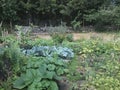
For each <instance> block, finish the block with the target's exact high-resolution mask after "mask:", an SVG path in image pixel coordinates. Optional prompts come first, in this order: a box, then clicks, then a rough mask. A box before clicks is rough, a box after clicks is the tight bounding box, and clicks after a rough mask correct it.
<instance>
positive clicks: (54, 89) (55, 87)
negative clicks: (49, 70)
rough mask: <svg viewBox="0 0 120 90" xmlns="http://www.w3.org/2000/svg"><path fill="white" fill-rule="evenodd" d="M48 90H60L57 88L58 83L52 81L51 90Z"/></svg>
mask: <svg viewBox="0 0 120 90" xmlns="http://www.w3.org/2000/svg"><path fill="white" fill-rule="evenodd" d="M48 90H59V89H58V86H57V83H56V82H54V81H51V82H50V88H48Z"/></svg>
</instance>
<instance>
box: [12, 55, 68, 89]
mask: <svg viewBox="0 0 120 90" xmlns="http://www.w3.org/2000/svg"><path fill="white" fill-rule="evenodd" d="M67 72H68V69H67V68H66V64H65V63H64V62H63V61H62V60H59V59H58V58H57V57H55V58H52V57H49V58H48V57H30V58H29V60H28V61H27V62H26V64H25V65H24V66H23V67H22V72H21V75H20V77H18V78H17V79H16V81H14V83H13V87H14V88H16V89H20V90H23V89H25V90H58V86H57V83H56V82H57V80H60V79H61V77H60V76H61V75H64V74H65V73H67Z"/></svg>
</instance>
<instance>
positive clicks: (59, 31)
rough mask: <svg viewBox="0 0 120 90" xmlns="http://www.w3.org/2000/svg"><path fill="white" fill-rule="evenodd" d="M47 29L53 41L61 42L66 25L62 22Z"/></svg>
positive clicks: (64, 34)
mask: <svg viewBox="0 0 120 90" xmlns="http://www.w3.org/2000/svg"><path fill="white" fill-rule="evenodd" d="M48 31H49V34H50V36H51V37H52V39H53V41H54V43H55V44H61V43H62V42H63V41H64V40H65V37H66V32H67V26H66V25H65V24H64V23H61V25H60V26H56V27H50V28H49V30H48Z"/></svg>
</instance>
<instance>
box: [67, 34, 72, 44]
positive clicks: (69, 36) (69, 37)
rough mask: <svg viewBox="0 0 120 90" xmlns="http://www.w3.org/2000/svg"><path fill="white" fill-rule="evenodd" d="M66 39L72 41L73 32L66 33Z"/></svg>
mask: <svg viewBox="0 0 120 90" xmlns="http://www.w3.org/2000/svg"><path fill="white" fill-rule="evenodd" d="M66 40H67V41H69V42H72V41H73V34H67V35H66Z"/></svg>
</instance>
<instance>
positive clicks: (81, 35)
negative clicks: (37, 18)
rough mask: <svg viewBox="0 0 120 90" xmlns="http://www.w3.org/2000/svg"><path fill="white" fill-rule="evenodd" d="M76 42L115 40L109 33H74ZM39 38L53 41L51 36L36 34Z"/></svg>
mask: <svg viewBox="0 0 120 90" xmlns="http://www.w3.org/2000/svg"><path fill="white" fill-rule="evenodd" d="M72 34H73V39H74V40H79V39H90V38H101V39H103V40H105V41H110V40H113V39H114V36H115V35H114V34H107V33H96V32H89V33H72ZM34 35H36V36H37V37H39V38H43V39H51V36H50V35H49V34H48V33H39V34H36V33H34Z"/></svg>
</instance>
